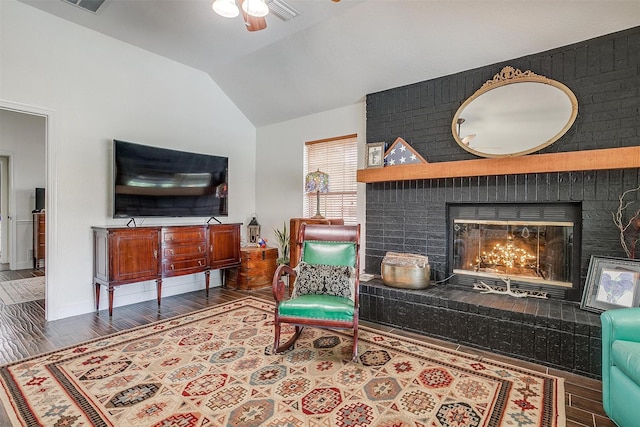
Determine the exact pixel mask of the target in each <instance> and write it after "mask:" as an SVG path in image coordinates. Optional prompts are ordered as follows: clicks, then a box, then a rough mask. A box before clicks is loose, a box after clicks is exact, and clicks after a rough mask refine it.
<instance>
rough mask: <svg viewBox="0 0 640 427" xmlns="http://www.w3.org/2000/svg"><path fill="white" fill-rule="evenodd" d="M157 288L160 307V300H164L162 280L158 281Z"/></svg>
mask: <svg viewBox="0 0 640 427" xmlns="http://www.w3.org/2000/svg"><path fill="white" fill-rule="evenodd" d="M156 288H157V291H158V306H159V305H160V299H162V279H158V280H156Z"/></svg>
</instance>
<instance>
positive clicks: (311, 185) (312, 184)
mask: <svg viewBox="0 0 640 427" xmlns="http://www.w3.org/2000/svg"><path fill="white" fill-rule="evenodd" d="M304 189H305V191H306V192H307V193H313V192H315V193H316V214H315V215H314V216H312V218H324V217H323V216H322V215H321V214H320V193H328V192H329V175H328V174H326V173H324V172H320V169H318V170H317V171H315V172H310V173H308V174H307V176H306V177H305V179H304Z"/></svg>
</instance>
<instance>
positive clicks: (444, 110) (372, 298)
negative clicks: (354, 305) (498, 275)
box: [361, 27, 640, 377]
mask: <svg viewBox="0 0 640 427" xmlns="http://www.w3.org/2000/svg"><path fill="white" fill-rule="evenodd" d="M508 65H509V66H513V67H515V68H519V69H521V70H532V71H533V72H535V73H538V74H541V75H545V76H547V77H549V78H552V79H555V80H557V81H560V82H562V83H563V84H565V85H566V86H568V87H569V88H570V89H571V90H572V91H573V92H574V93H575V95H576V97H577V99H578V105H579V107H578V108H579V110H578V116H577V118H576V121H575V123H574V124H573V126H572V127H571V129H569V131H568V133H567V134H565V135H564V136H563V137H562V138H560V139H559V140H558V141H557V142H555V143H554V144H552V145H550V146H549V147H547V148H545V149H544V150H542V151H541V152H542V153H562V152H575V151H584V150H593V149H604V148H616V147H631V146H637V145H640V125H639V123H640V121H639V120H638V119H639V114H640V27H636V28H632V29H630V30H626V31H622V32H619V33H614V34H610V35H607V36H603V37H599V38H596V39H592V40H587V41H584V42H581V43H576V44H574V45H569V46H565V47H562V48H558V49H554V50H551V51H547V52H542V53H539V54H534V55H530V56H526V57H522V58H516V59H513V60H510V61H506V62H503V63H499V64H493V65H490V66H486V67H482V68H478V69H473V70H468V71H464V72H461V73H457V74H454V75H450V76H445V77H442V78H438V79H434V80H428V81H424V82H419V83H415V84H413V85H409V86H404V87H399V88H395V89H390V90H387V91H384V92H379V93H374V94H369V95H367V138H366V139H367V142H379V141H385V142H386V143H387V144H390V143H392V142H393V141H395V139H396V138H397V137H402V138H403V139H404V140H405V141H407V142H408V143H409V144H410V145H411V146H412V147H413V148H414V149H415V150H416V151H418V152H419V153H420V154H421V155H422V156H423V157H424V158H425V159H427V161H428V162H429V163H437V162H453V163H452V164H455V161H460V160H470V159H474V158H475V157H474V156H472V155H471V154H469V153H467V152H465V151H464V150H463V149H462V148H460V147H459V146H458V145H457V144H456V142H455V141H454V139H453V137H452V134H451V120H452V118H453V116H454V114H455V112H456V110H457V109H458V107H459V106H460V105H461V103H462V102H463V101H464V100H465V99H467V98H468V97H469V96H470V95H471V94H473V92H474V91H475V90H476V89H478V88H479V87H480V86H481V85H482V83H484V82H485V81H486V80H488V79H490V78H491V77H492V76H493V75H494V74H495V73H496V72H498V71H499V70H500V69H502V68H503V67H504V66H508ZM500 172H501V171H500V170H495V172H493V173H492V174H491V175H487V176H468V177H464V176H463V177H458V178H430V179H409V180H399V181H386V182H375V183H369V184H367V189H366V198H367V202H366V230H365V236H364V237H365V239H364V240H365V242H364V244H365V248H366V259H365V271H366V272H367V273H372V274H380V265H381V262H382V259H383V257H384V255H385V253H386V252H387V251H394V252H410V253H417V254H421V255H427V256H428V257H429V261H430V265H431V272H432V278H431V279H432V282H434V283H436V282H439V281H443V282H442V283H437V284H436V285H435V286H432V287H431V288H429V289H426V290H422V291H409V290H402V289H395V288H389V287H386V286H384V285H383V284H382V283H381V282H380V281H377V280H373V281H371V282H368V283H364V284H363V287H362V298H361V318H363V319H365V320H372V321H376V322H380V323H384V324H388V325H392V326H396V327H400V328H404V329H408V330H414V331H417V332H421V333H425V334H428V335H433V336H437V337H441V338H445V339H448V340H452V341H455V342H460V343H464V344H468V345H472V346H476V347H480V348H486V349H489V350H491V351H495V352H498V353H503V354H508V355H512V356H515V357H520V358H523V359H526V360H532V361H536V362H539V363H543V364H547V365H550V366H554V367H559V368H562V369H565V370H570V371H574V372H578V373H582V374H585V375H589V376H593V377H598V376H599V375H600V362H599V359H600V326H599V316H598V315H597V314H595V313H589V312H586V311H583V310H580V308H579V302H580V299H581V296H582V291H583V288H584V282H585V277H586V274H587V269H588V266H589V260H590V257H591V256H592V255H598V256H617V257H624V256H625V255H624V252H623V250H622V248H621V247H620V244H619V234H618V230H617V229H616V227H615V226H614V224H613V221H612V216H611V215H612V212H615V210H616V209H617V206H618V196H619V194H621V193H622V192H623V191H625V190H626V189H630V188H634V187H636V186H637V185H638V184H639V183H640V179H639V174H638V169H637V168H633V169H611V170H599V171H593V170H584V171H571V170H567V171H563V172H553V173H515V174H508V175H504V174H501V173H500ZM509 204H522V205H532V206H533V205H554V204H566V205H571V206H575V207H576V208H577V209H578V214H577V218H575V219H574V220H567V221H566V222H571V221H574V222H575V223H576V224H579V226H580V230H579V236H577V235H575V234H574V235H573V237H572V239H571V240H572V241H571V242H570V243H571V251H572V254H571V258H570V264H571V272H570V279H567V281H566V282H565V283H566V286H557V287H556V289H555V290H552V292H550V296H551V298H550V299H549V300H539V299H519V298H513V297H508V296H501V295H485V294H480V293H478V292H477V291H472V290H470V289H469V283H464V280H460V277H459V276H461V275H456V276H457V281H456V280H447V281H444V280H445V279H446V278H448V277H449V276H450V275H451V274H452V273H453V272H454V269H455V268H454V267H455V265H454V264H455V262H454V259H453V256H454V255H453V254H454V253H455V252H454V251H453V245H454V243H453V242H454V237H455V236H454V231H452V230H453V228H452V227H450V221H451V218H450V215H449V209H450V207H451V206H470V205H485V206H486V205H509ZM521 231H522V230H521ZM576 236H577V237H578V239H576V238H575V237H576ZM564 244H567V242H565V243H564ZM463 276H464V275H463ZM465 277H466V276H465ZM471 280H472V281H473V280H477V279H471ZM563 280H564V279H563ZM525 286H528V285H526V284H525ZM415 313H421V315H419V316H415Z"/></svg>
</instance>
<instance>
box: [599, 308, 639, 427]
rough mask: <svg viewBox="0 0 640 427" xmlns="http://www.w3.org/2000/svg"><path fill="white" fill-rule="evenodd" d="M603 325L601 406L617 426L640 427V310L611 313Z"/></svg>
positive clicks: (602, 318) (603, 316)
mask: <svg viewBox="0 0 640 427" xmlns="http://www.w3.org/2000/svg"><path fill="white" fill-rule="evenodd" d="M600 320H601V322H602V404H603V406H604V410H605V412H606V413H607V415H608V416H609V418H611V420H613V421H614V422H615V423H616V424H617V425H618V426H620V427H636V426H640V308H622V309H616V310H609V311H605V312H604V313H602V315H601V316H600Z"/></svg>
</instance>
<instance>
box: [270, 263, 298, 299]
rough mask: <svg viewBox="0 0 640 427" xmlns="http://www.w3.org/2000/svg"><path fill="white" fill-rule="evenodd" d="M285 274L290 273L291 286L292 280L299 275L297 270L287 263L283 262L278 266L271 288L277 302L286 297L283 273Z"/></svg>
mask: <svg viewBox="0 0 640 427" xmlns="http://www.w3.org/2000/svg"><path fill="white" fill-rule="evenodd" d="M284 274H288V275H289V286H291V283H292V280H295V277H296V275H297V273H296V270H294V269H293V268H291V267H289V266H288V265H287V264H281V265H280V266H278V268H276V271H275V273H273V282H272V285H271V288H272V291H273V299H275V300H276V302H277V303H278V302H280V301H282V300H283V299H284V282H283V281H282V275H284Z"/></svg>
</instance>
